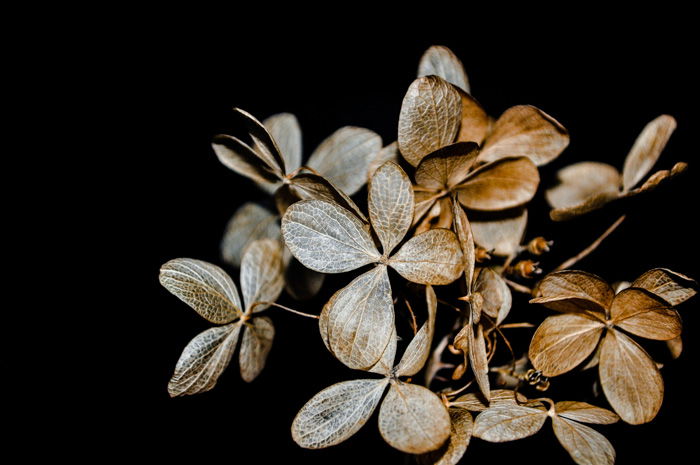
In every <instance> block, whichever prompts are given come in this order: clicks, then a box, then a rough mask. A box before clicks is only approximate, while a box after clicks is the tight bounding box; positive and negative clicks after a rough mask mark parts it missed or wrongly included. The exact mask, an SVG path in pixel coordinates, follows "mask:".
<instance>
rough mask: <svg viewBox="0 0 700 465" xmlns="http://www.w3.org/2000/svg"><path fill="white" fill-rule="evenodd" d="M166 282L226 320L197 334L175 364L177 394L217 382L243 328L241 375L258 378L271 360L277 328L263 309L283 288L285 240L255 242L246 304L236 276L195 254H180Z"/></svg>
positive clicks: (247, 269) (249, 255) (246, 272)
mask: <svg viewBox="0 0 700 465" xmlns="http://www.w3.org/2000/svg"><path fill="white" fill-rule="evenodd" d="M160 283H161V284H162V285H163V286H164V287H165V288H166V289H167V290H169V291H170V292H171V293H173V294H174V295H175V296H177V297H178V298H179V299H180V300H182V301H183V302H185V303H186V304H187V305H189V306H190V307H192V308H193V309H194V310H195V311H196V312H197V313H199V314H200V315H201V316H202V317H203V318H205V319H206V320H207V321H209V322H211V323H214V324H218V325H222V326H216V327H214V328H210V329H208V330H206V331H204V332H202V333H200V334H199V335H198V336H196V337H195V338H194V339H192V341H190V343H189V344H187V346H186V347H185V350H184V351H183V352H182V355H181V356H180V359H179V360H178V362H177V365H176V367H175V373H174V374H173V377H172V379H171V380H170V383H169V384H168V392H169V393H170V395H171V396H173V397H175V396H181V395H185V394H197V393H200V392H205V391H208V390H210V389H212V388H213V387H214V385H215V384H216V381H217V380H218V378H219V376H220V375H221V373H222V372H223V371H224V369H225V368H226V367H227V366H228V364H229V362H230V361H231V357H232V356H233V353H234V351H235V350H236V344H237V342H238V338H239V336H240V333H241V331H242V332H243V336H242V340H243V342H242V343H241V350H240V354H239V355H240V357H239V363H240V369H241V377H242V378H243V379H244V380H245V381H247V382H250V381H253V380H254V379H255V378H256V377H257V376H258V374H260V372H261V371H262V369H263V367H264V366H265V360H266V359H267V354H268V353H269V351H270V348H271V347H272V339H273V337H274V335H275V329H274V327H273V326H272V321H271V320H270V319H269V318H268V317H266V316H259V315H258V313H259V312H261V311H263V310H265V309H266V308H267V307H268V306H269V303H270V302H274V301H275V300H276V299H277V297H278V296H279V294H280V292H282V287H283V286H284V281H283V279H282V246H281V244H280V243H279V242H278V241H274V240H270V239H264V240H260V241H256V242H253V243H252V244H251V245H250V246H249V247H248V249H247V250H246V253H245V255H244V256H243V263H242V264H241V291H242V292H243V304H241V299H240V297H239V295H238V290H237V289H236V285H235V284H234V282H233V280H231V278H230V277H229V275H228V274H226V272H224V271H223V270H222V269H221V268H219V267H218V266H215V265H212V264H211V263H207V262H203V261H201V260H194V259H191V258H176V259H174V260H170V261H169V262H167V263H165V264H164V265H163V266H162V267H161V269H160Z"/></svg>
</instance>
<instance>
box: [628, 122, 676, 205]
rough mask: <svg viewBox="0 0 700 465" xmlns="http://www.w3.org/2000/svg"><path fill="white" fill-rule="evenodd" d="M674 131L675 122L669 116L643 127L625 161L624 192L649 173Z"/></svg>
mask: <svg viewBox="0 0 700 465" xmlns="http://www.w3.org/2000/svg"><path fill="white" fill-rule="evenodd" d="M675 129H676V120H675V119H674V118H673V117H672V116H669V115H661V116H659V117H657V118H656V119H654V120H652V121H651V122H650V123H649V124H647V125H646V126H645V127H644V129H643V130H642V132H641V133H640V134H639V137H637V140H636V141H635V142H634V145H633V146H632V149H630V151H629V153H628V154H627V158H626V159H625V167H624V169H623V170H622V186H623V190H624V191H629V190H630V189H632V188H633V187H634V186H635V185H636V184H637V183H638V182H639V181H641V180H642V178H644V176H646V175H647V173H649V170H651V168H652V167H653V166H654V164H655V163H656V161H657V160H658V159H659V156H660V155H661V152H662V151H663V149H664V147H666V143H667V142H668V140H669V138H670V137H671V134H673V131H674V130H675Z"/></svg>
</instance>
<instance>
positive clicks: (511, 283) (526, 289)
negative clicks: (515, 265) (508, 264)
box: [503, 278, 532, 295]
mask: <svg viewBox="0 0 700 465" xmlns="http://www.w3.org/2000/svg"><path fill="white" fill-rule="evenodd" d="M503 279H504V280H505V281H506V284H507V285H509V286H510V287H511V289H513V290H514V291H517V292H522V293H523V294H528V295H532V289H530V288H529V287H527V286H524V285H522V284H518V283H516V282H515V281H511V280H510V279H507V278H503Z"/></svg>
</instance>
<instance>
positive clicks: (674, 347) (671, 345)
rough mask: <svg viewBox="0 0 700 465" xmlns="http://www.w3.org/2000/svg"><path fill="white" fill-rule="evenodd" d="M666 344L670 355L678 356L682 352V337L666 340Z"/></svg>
mask: <svg viewBox="0 0 700 465" xmlns="http://www.w3.org/2000/svg"><path fill="white" fill-rule="evenodd" d="M666 346H667V347H668V350H669V352H671V357H673V358H678V357H680V356H681V353H682V352H683V339H682V338H681V337H680V336H678V337H676V338H674V339H671V340H668V341H666Z"/></svg>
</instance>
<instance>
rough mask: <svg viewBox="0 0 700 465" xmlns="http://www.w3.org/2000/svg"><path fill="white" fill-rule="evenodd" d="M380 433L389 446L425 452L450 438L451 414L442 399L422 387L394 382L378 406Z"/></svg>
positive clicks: (408, 450) (414, 451) (416, 452)
mask: <svg viewBox="0 0 700 465" xmlns="http://www.w3.org/2000/svg"><path fill="white" fill-rule="evenodd" d="M379 432H380V433H381V435H382V437H383V438H384V440H385V441H386V442H387V443H389V445H390V446H392V447H395V448H396V449H399V450H400V451H403V452H406V453H409V454H424V453H426V452H430V451H432V450H435V449H437V448H438V447H440V446H441V445H442V444H443V443H444V442H445V441H446V440H447V438H449V437H450V415H449V414H448V413H447V409H446V408H445V406H444V405H443V403H442V402H441V401H440V398H439V397H438V396H437V395H435V393H433V392H432V391H430V390H428V389H426V388H424V387H423V386H416V385H415V384H407V383H402V382H397V383H395V384H392V386H391V388H390V389H389V393H388V394H387V395H386V397H385V398H384V401H383V402H382V406H381V407H380V409H379Z"/></svg>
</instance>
